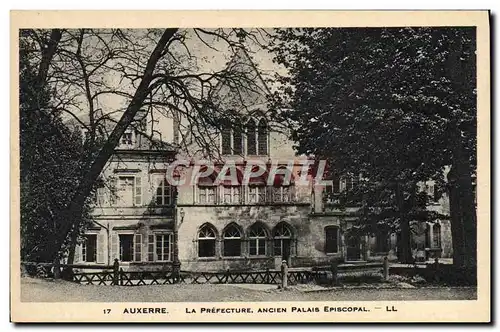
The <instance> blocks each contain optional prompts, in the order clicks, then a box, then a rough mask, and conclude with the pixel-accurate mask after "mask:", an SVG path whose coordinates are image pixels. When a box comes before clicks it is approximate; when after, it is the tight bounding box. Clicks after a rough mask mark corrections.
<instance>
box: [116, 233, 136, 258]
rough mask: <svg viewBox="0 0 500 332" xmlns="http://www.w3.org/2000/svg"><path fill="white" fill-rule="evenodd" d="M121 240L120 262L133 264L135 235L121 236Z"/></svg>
mask: <svg viewBox="0 0 500 332" xmlns="http://www.w3.org/2000/svg"><path fill="white" fill-rule="evenodd" d="M118 238H119V240H120V261H122V262H131V261H132V260H133V259H134V235H133V234H119V235H118Z"/></svg>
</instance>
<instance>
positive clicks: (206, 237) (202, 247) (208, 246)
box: [198, 225, 216, 257]
mask: <svg viewBox="0 0 500 332" xmlns="http://www.w3.org/2000/svg"><path fill="white" fill-rule="evenodd" d="M215 241H216V233H215V229H214V228H213V227H212V226H210V225H204V226H203V227H202V228H200V230H199V232H198V257H215Z"/></svg>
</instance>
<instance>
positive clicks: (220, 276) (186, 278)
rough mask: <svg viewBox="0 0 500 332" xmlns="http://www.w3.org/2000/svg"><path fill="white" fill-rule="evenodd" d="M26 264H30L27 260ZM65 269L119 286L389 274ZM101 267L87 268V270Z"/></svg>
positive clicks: (378, 267) (346, 269)
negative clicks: (74, 270)
mask: <svg viewBox="0 0 500 332" xmlns="http://www.w3.org/2000/svg"><path fill="white" fill-rule="evenodd" d="M33 264H35V265H36V266H42V267H44V268H45V269H48V270H50V269H52V267H53V264H50V263H38V264H36V263H33ZM25 265H26V266H28V265H29V264H27V263H25ZM61 268H62V269H63V271H64V270H66V271H73V269H84V270H86V271H78V272H69V274H68V273H67V274H64V273H62V276H63V278H65V279H67V280H70V281H73V282H77V283H80V284H85V285H120V286H141V285H164V284H174V283H190V284H207V283H212V284H214V283H215V284H227V283H229V284H238V283H252V284H281V285H282V286H283V287H286V285H296V284H300V283H308V282H313V281H315V282H325V281H328V282H334V283H336V282H337V279H338V277H339V275H352V274H354V275H355V274H360V273H370V272H383V273H384V278H387V274H388V263H387V260H386V261H384V263H365V264H352V265H351V264H341V265H337V264H335V263H334V264H332V265H330V266H317V267H314V268H312V269H311V268H304V269H299V268H294V269H289V268H288V267H287V266H286V264H284V265H283V266H282V268H281V270H270V269H266V270H261V271H230V270H227V271H221V272H198V271H180V272H179V273H176V274H174V272H173V271H124V270H123V269H122V268H120V267H119V262H118V261H116V262H115V264H114V265H110V266H103V265H82V264H80V265H78V264H73V265H61ZM93 269H95V270H98V271H95V272H94V271H88V270H93Z"/></svg>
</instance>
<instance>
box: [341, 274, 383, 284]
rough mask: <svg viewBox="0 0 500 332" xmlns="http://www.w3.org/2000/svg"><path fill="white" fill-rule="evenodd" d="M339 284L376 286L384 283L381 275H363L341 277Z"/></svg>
mask: <svg viewBox="0 0 500 332" xmlns="http://www.w3.org/2000/svg"><path fill="white" fill-rule="evenodd" d="M339 282H340V283H343V284H358V285H359V284H374V283H381V282H384V277H383V276H382V274H380V273H363V274H358V275H354V274H351V275H345V276H339Z"/></svg>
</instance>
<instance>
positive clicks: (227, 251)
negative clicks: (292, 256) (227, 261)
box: [223, 225, 241, 257]
mask: <svg viewBox="0 0 500 332" xmlns="http://www.w3.org/2000/svg"><path fill="white" fill-rule="evenodd" d="M223 237H224V239H223V240H224V242H223V246H224V251H223V253H224V256H225V257H239V256H241V233H240V231H239V229H238V228H237V227H236V226H235V225H230V226H229V227H227V228H226V230H225V231H224V234H223Z"/></svg>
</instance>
